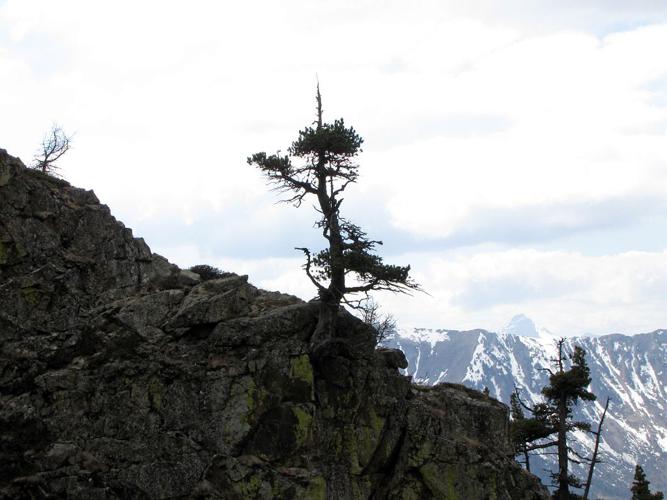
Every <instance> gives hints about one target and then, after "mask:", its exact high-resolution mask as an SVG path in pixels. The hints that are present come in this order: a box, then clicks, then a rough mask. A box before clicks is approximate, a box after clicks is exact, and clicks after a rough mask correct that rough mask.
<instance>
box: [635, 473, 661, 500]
mask: <svg viewBox="0 0 667 500" xmlns="http://www.w3.org/2000/svg"><path fill="white" fill-rule="evenodd" d="M649 484H651V483H650V481H648V480H647V479H646V474H644V469H643V468H642V466H641V465H639V464H637V465H636V466H635V478H634V481H632V488H630V491H632V500H663V498H664V495H663V494H662V492H661V491H658V492H656V493H651V490H650V489H649Z"/></svg>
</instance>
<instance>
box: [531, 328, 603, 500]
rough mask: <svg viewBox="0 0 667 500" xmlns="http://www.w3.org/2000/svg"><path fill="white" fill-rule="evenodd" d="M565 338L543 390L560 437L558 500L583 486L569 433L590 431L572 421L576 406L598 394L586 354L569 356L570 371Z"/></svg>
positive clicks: (577, 349) (576, 352)
mask: <svg viewBox="0 0 667 500" xmlns="http://www.w3.org/2000/svg"><path fill="white" fill-rule="evenodd" d="M564 344H565V340H564V339H560V340H559V341H558V342H557V343H556V347H557V353H556V358H555V359H554V360H553V363H554V365H555V366H554V368H555V369H554V370H551V369H548V371H549V385H547V386H545V387H544V388H543V389H542V394H543V395H544V396H545V397H546V399H547V404H548V407H549V413H550V418H551V421H552V425H553V427H554V429H555V432H556V434H557V437H556V447H557V449H558V473H557V474H554V480H555V483H556V485H557V487H558V488H557V490H556V492H555V493H554V498H558V499H559V500H569V499H570V498H571V495H570V486H574V487H576V488H580V487H582V484H581V482H580V481H579V480H578V479H577V478H576V477H574V476H573V475H571V474H569V472H568V470H569V467H568V466H569V463H570V460H571V458H570V456H569V452H573V450H572V449H571V448H570V447H569V446H568V444H567V433H568V432H569V431H571V430H574V429H581V430H586V431H590V428H591V426H590V424H589V423H587V422H575V421H573V420H572V407H573V406H574V405H576V404H577V402H578V401H579V400H580V399H581V400H586V401H594V400H595V399H596V397H595V394H593V393H592V392H589V391H588V389H587V387H588V386H589V384H590V383H591V377H590V370H589V368H588V365H587V364H586V351H584V350H583V349H582V348H581V347H579V346H575V347H574V351H573V353H572V354H571V355H570V356H568V357H569V360H570V367H569V369H566V367H565V364H566V361H567V358H568V357H566V355H565V353H564V352H563V346H564Z"/></svg>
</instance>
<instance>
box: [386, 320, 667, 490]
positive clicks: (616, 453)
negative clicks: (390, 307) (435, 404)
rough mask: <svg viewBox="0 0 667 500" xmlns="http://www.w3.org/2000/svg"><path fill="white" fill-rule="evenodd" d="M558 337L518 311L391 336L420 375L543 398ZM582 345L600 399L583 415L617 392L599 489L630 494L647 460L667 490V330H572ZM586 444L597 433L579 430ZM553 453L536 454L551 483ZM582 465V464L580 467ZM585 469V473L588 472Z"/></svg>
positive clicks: (503, 394) (658, 485) (584, 446)
mask: <svg viewBox="0 0 667 500" xmlns="http://www.w3.org/2000/svg"><path fill="white" fill-rule="evenodd" d="M555 339H556V337H555V336H554V335H553V334H551V333H550V332H548V331H547V330H545V329H540V328H538V327H537V326H536V325H535V323H534V322H533V321H532V320H530V318H528V317H526V316H525V315H517V316H515V317H514V318H512V320H511V321H510V322H509V323H508V325H507V326H506V327H505V328H503V329H502V331H501V332H500V333H495V332H489V331H487V330H481V329H476V330H469V331H457V330H447V329H426V328H399V329H398V331H397V332H396V334H395V335H394V336H392V337H391V338H389V339H387V341H386V344H387V346H389V347H397V348H399V349H401V350H403V352H404V353H405V355H406V358H407V360H408V368H407V370H406V372H407V373H408V374H409V375H411V376H412V377H413V379H414V380H415V381H416V382H419V383H423V384H427V385H434V384H437V383H440V382H455V383H462V384H465V385H467V386H469V387H472V388H475V389H478V390H481V389H483V388H485V387H488V388H489V391H490V394H491V395H492V396H494V397H496V398H498V399H499V400H501V401H503V402H505V403H507V402H508V401H509V396H510V394H511V393H512V391H513V390H514V384H516V385H517V386H518V387H521V388H522V390H523V394H524V396H525V398H526V399H527V400H528V401H531V402H537V401H539V400H540V390H541V389H542V387H543V386H544V385H546V383H547V374H546V372H544V371H542V370H540V368H544V367H547V366H548V365H549V359H550V358H551V356H552V349H553V346H554V340H555ZM574 344H577V345H580V346H581V347H583V348H584V349H585V350H586V352H587V360H588V363H589V365H590V368H591V375H592V378H593V382H592V384H591V387H592V390H593V392H594V393H595V394H596V395H597V396H598V401H596V402H595V404H584V405H579V406H578V407H577V409H576V416H577V418H580V419H583V420H586V421H591V422H592V421H597V418H598V415H599V412H600V411H601V405H602V404H604V401H605V398H606V397H607V396H610V397H611V400H612V404H611V407H610V413H609V415H608V418H607V420H606V421H605V430H604V434H603V444H602V453H603V455H604V456H602V459H603V460H604V463H603V464H601V465H599V466H598V468H596V475H597V477H598V478H600V477H604V481H601V480H598V481H597V482H595V483H594V485H593V489H592V494H593V498H596V497H597V496H599V497H602V498H619V499H620V498H623V499H625V498H627V496H628V491H629V490H628V488H629V485H630V483H631V482H632V477H633V473H634V466H635V464H636V463H638V462H639V463H642V465H643V466H644V470H645V471H646V473H647V477H648V478H649V480H650V481H652V484H653V485H654V486H655V489H656V490H662V491H667V480H666V478H665V476H664V471H665V470H667V419H665V414H666V409H667V408H666V405H667V403H666V401H667V330H656V331H654V332H651V333H645V334H639V335H634V336H627V335H621V334H611V335H602V336H598V337H593V336H591V337H583V336H582V337H570V338H567V339H566V345H567V347H568V348H571V347H572V346H573V345H574ZM576 437H577V440H578V447H579V450H580V451H583V452H584V453H586V454H588V452H587V450H589V449H590V448H591V447H592V445H593V441H592V439H591V437H590V436H589V435H586V434H584V433H583V432H579V433H578V434H577V435H576ZM554 469H555V466H554V459H553V458H552V457H545V458H544V459H542V458H541V457H535V459H534V460H533V472H535V473H537V474H538V475H539V476H541V477H542V479H543V481H544V483H545V484H548V483H549V479H548V471H549V470H554ZM575 471H576V467H575ZM579 475H582V474H581V473H580V474H579Z"/></svg>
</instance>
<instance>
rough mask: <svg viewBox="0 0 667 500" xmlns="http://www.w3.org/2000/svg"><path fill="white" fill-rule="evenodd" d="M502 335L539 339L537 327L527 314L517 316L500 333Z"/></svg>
mask: <svg viewBox="0 0 667 500" xmlns="http://www.w3.org/2000/svg"><path fill="white" fill-rule="evenodd" d="M500 333H504V334H509V335H519V336H521V337H539V336H540V334H539V333H538V331H537V327H536V326H535V323H534V322H533V320H532V319H530V318H529V317H528V316H526V315H525V314H517V315H516V316H514V317H513V318H512V319H511V320H510V321H509V323H507V325H506V326H505V327H504V328H503V329H502V330H501V331H500Z"/></svg>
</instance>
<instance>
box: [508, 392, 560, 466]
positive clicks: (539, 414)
mask: <svg viewBox="0 0 667 500" xmlns="http://www.w3.org/2000/svg"><path fill="white" fill-rule="evenodd" d="M524 409H525V410H526V411H527V412H528V413H529V414H530V415H529V416H526V414H525V413H524ZM510 416H511V417H512V420H511V421H510V439H511V440H512V444H513V446H514V452H515V455H522V456H523V463H524V464H525V466H526V470H528V471H530V452H531V451H535V450H539V449H542V448H549V447H551V446H554V445H555V444H556V442H555V441H548V442H544V441H542V440H543V439H545V438H547V437H549V436H550V435H551V434H553V433H554V432H555V428H554V427H553V425H552V423H551V421H550V419H549V408H548V406H547V405H546V404H544V403H540V404H537V405H535V406H534V407H532V408H531V407H529V406H528V405H526V404H525V403H524V402H523V401H521V397H520V396H519V391H518V389H517V390H515V391H514V392H513V393H512V395H511V396H510Z"/></svg>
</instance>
